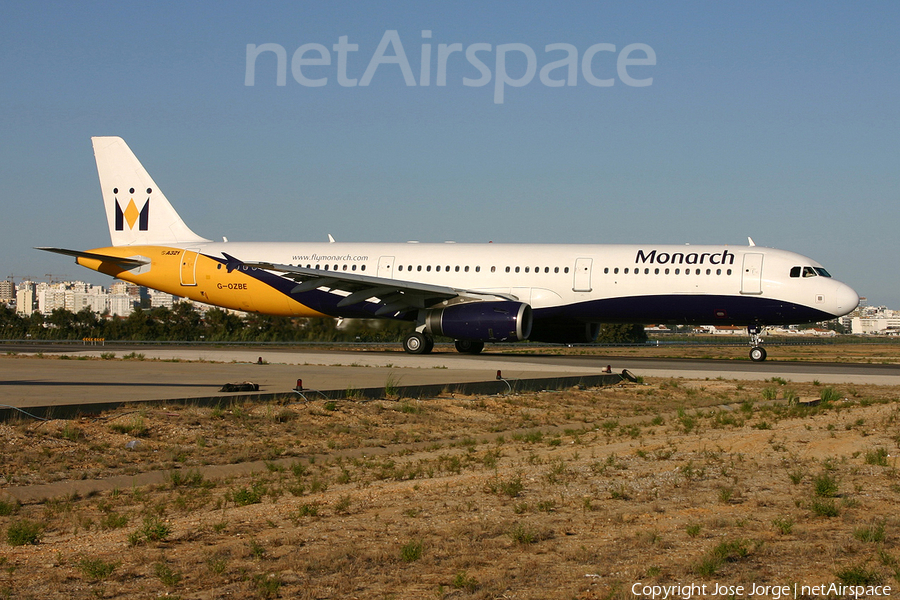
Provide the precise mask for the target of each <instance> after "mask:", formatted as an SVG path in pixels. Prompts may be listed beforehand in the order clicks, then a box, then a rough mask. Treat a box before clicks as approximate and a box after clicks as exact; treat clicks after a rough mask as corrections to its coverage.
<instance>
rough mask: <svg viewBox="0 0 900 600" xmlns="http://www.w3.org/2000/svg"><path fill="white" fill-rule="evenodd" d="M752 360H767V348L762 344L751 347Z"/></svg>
mask: <svg viewBox="0 0 900 600" xmlns="http://www.w3.org/2000/svg"><path fill="white" fill-rule="evenodd" d="M750 360H752V361H753V362H762V361H764V360H766V349H765V348H762V347H760V346H756V347H755V348H751V349H750Z"/></svg>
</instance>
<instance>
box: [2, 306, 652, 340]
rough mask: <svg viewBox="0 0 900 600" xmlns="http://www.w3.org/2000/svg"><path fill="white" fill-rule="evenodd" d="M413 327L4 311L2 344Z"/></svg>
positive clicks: (638, 331) (183, 310)
mask: <svg viewBox="0 0 900 600" xmlns="http://www.w3.org/2000/svg"><path fill="white" fill-rule="evenodd" d="M414 327H415V326H414V324H413V323H411V322H408V321H394V320H387V319H385V320H362V319H353V320H350V321H349V322H348V323H347V324H346V326H344V327H341V328H338V322H337V320H336V319H307V318H299V317H277V316H272V315H262V314H257V313H250V314H248V315H246V316H244V317H240V316H238V315H235V314H232V313H229V312H226V311H224V310H221V309H218V308H211V309H209V310H208V311H207V312H206V314H205V315H201V314H200V312H199V311H198V310H196V309H195V308H194V307H193V306H192V305H190V304H187V303H184V302H179V303H177V304H175V306H174V308H171V309H170V308H164V307H160V308H151V309H144V308H136V309H135V310H134V312H133V313H131V315H129V316H128V317H124V318H119V317H114V318H109V317H105V316H101V315H98V314H97V313H94V312H92V311H91V310H90V309H87V308H86V309H83V310H80V311H78V312H77V313H72V312H70V311H67V310H65V309H56V310H54V311H53V312H52V313H51V314H50V315H49V316H45V315H43V314H41V313H34V314H32V315H31V316H27V317H26V316H23V315H18V314H16V312H15V311H14V310H12V309H10V308H8V307H6V306H0V338H2V339H7V340H23V339H29V338H30V339H35V340H80V339H84V338H104V339H106V340H110V341H115V340H120V341H182V342H195V341H201V340H202V341H208V342H349V341H362V342H384V343H392V342H400V341H402V340H403V339H404V338H405V337H406V336H407V335H408V334H409V333H410V332H411V331H412V330H413V329H414ZM646 339H647V336H646V334H645V333H644V328H643V326H641V325H630V324H629V325H620V324H616V325H603V326H602V327H601V328H600V337H599V338H598V340H597V341H599V342H605V343H621V342H642V341H645V340H646Z"/></svg>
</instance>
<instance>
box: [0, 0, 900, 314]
mask: <svg viewBox="0 0 900 600" xmlns="http://www.w3.org/2000/svg"><path fill="white" fill-rule="evenodd" d="M898 26H900V4H898V3H896V2H862V3H837V2H833V3H831V2H791V3H784V2H753V3H749V2H748V3H723V2H690V1H688V2H678V3H672V2H641V3H626V2H571V3H567V4H561V3H557V2H534V1H524V2H492V3H487V2H466V1H456V2H432V3H423V2H360V1H356V2H341V1H335V2H254V3H250V2H215V3H212V2H210V3H203V2H195V3H183V4H180V3H174V2H153V3H146V2H140V3H138V2H85V3H70V2H58V3H46V2H44V3H41V2H38V3H28V4H25V3H22V4H21V5H18V6H17V5H15V4H13V3H10V2H7V3H4V4H3V5H2V7H0V52H2V56H3V60H2V61H0V84H2V85H0V106H2V115H3V116H2V119H0V139H2V141H3V143H2V144H0V201H2V206H3V209H4V215H5V216H4V219H3V222H4V224H5V227H4V228H3V234H2V235H0V244H2V246H0V257H2V258H0V267H2V269H4V270H3V271H2V272H0V275H2V276H3V277H5V276H7V275H8V274H10V273H14V274H16V275H17V276H19V277H21V276H22V275H31V276H33V277H35V278H36V279H38V280H40V279H42V278H44V274H45V273H53V274H59V275H65V276H66V277H67V278H71V279H75V278H80V279H85V280H88V281H94V282H97V283H108V282H109V279H108V278H105V277H103V276H100V275H97V274H95V273H93V272H91V271H88V270H86V269H82V268H80V267H78V266H76V265H74V264H73V263H72V262H71V261H70V260H69V259H66V258H63V257H59V256H55V255H49V254H44V253H41V252H38V251H35V250H32V249H31V248H32V247H33V246H51V245H52V246H62V247H67V248H77V249H86V248H92V247H98V246H103V245H107V244H108V243H109V238H108V231H107V227H106V223H105V221H104V217H103V210H102V203H101V199H100V190H99V184H98V181H97V174H96V169H95V166H94V162H93V153H92V151H91V145H90V137H91V136H93V135H119V136H122V137H123V138H125V140H126V141H127V142H128V144H129V145H130V146H131V148H132V149H133V150H134V151H135V153H136V154H137V155H138V158H140V159H141V161H142V162H143V163H144V166H145V167H147V169H148V170H149V171H150V173H151V175H152V176H153V177H154V179H155V180H156V183H157V184H158V185H159V187H160V188H161V189H162V190H163V191H164V192H165V193H166V195H167V196H168V197H169V199H170V200H171V201H172V202H173V203H174V204H175V206H176V208H177V209H178V210H179V212H180V213H181V215H182V217H184V219H185V221H186V222H187V223H188V225H189V226H190V227H191V228H192V229H194V231H196V232H197V233H199V234H201V235H204V236H206V237H210V238H213V239H220V238H221V236H227V237H228V239H229V240H231V241H239V240H241V241H242V240H273V241H291V240H293V241H317V240H326V239H327V235H328V234H329V233H330V234H332V235H334V236H335V238H337V239H338V240H341V241H405V240H410V239H416V240H421V241H444V240H451V239H452V240H457V241H461V242H463V241H472V242H478V241H487V240H493V241H495V242H520V241H538V242H552V243H566V242H577V243H616V242H623V243H631V242H634V243H638V242H641V243H643V242H656V243H687V242H690V243H695V244H699V243H728V244H733V245H742V244H745V243H746V240H747V236H751V237H752V238H753V239H754V241H755V242H756V243H757V244H759V245H764V246H772V247H778V248H784V249H788V250H793V251H796V252H800V253H802V254H805V255H808V256H811V257H813V258H814V259H816V260H818V261H820V262H821V263H822V264H824V265H825V266H826V268H828V269H829V270H830V271H831V272H832V274H833V275H834V276H835V277H837V278H838V279H840V280H842V281H845V282H847V283H849V284H850V285H852V286H853V287H854V288H855V289H856V290H857V291H858V292H859V293H860V294H861V295H863V296H866V297H867V298H868V300H869V303H870V304H887V305H888V306H891V307H892V308H897V309H900V285H898V282H900V260H898V257H900V235H897V234H898V224H900V202H898V200H900V173H898V170H900V152H898V133H900V103H898V99H900V52H897V48H896V37H897V34H896V32H897V30H898ZM424 30H429V31H431V38H429V39H425V38H423V34H422V32H423V31H424ZM389 31H396V32H397V34H396V35H397V37H398V39H399V40H400V43H401V44H402V47H403V50H404V52H405V54H406V58H407V60H408V62H409V64H410V67H411V72H412V73H413V75H414V77H415V79H416V80H417V83H418V82H420V75H421V72H420V62H421V52H422V45H423V44H429V45H430V47H431V54H432V56H431V61H430V64H431V65H432V66H431V74H430V76H431V81H430V85H428V86H422V85H415V86H408V85H406V81H405V79H404V76H403V73H402V70H401V68H400V66H399V65H398V64H394V63H389V62H388V61H387V60H385V61H384V64H380V65H378V67H377V69H376V70H375V72H374V75H373V77H372V79H371V83H370V84H369V85H367V86H360V85H357V86H355V87H345V86H342V85H340V84H339V83H338V66H337V58H338V57H337V52H335V51H332V52H331V58H332V61H331V65H311V66H310V65H307V66H302V67H301V69H302V73H303V74H304V76H306V77H309V78H323V77H327V83H325V85H322V86H320V87H309V86H304V85H301V84H300V83H298V82H297V81H296V80H295V79H294V77H293V76H292V71H291V68H290V65H288V68H287V73H286V84H285V85H284V86H278V85H276V68H275V62H276V61H275V58H274V56H275V55H274V54H272V53H268V54H264V55H261V56H260V57H259V58H258V59H257V62H256V63H255V64H256V78H255V84H254V85H252V86H248V85H245V75H246V66H247V45H248V44H256V45H261V44H278V45H280V46H281V47H283V48H284V49H285V52H286V56H287V59H288V62H289V63H290V61H291V57H292V56H293V55H294V52H295V51H296V50H297V49H298V48H299V47H300V46H302V45H304V44H320V45H322V46H324V47H325V48H326V49H328V50H331V49H332V48H333V47H334V45H336V44H338V42H339V38H341V37H342V36H347V39H348V43H350V44H356V45H358V50H357V51H355V52H350V53H347V77H349V78H355V79H357V80H359V79H361V78H362V77H363V74H364V72H365V71H366V68H367V66H368V64H369V62H370V60H371V59H372V57H373V56H375V55H376V49H377V47H378V45H379V42H381V41H382V39H383V38H384V36H385V35H386V32H389ZM457 43H458V44H461V47H462V48H463V49H467V48H469V47H470V46H472V45H474V44H488V45H490V47H491V50H490V51H486V52H482V53H480V54H476V56H477V57H479V58H480V59H481V60H482V61H483V62H484V63H485V65H486V66H487V67H489V69H490V71H491V76H492V79H491V81H490V83H488V84H487V85H483V86H475V87H473V86H467V85H464V83H463V81H464V79H465V78H468V79H469V80H474V79H478V78H479V77H480V73H479V71H478V70H477V69H476V67H475V66H473V64H472V63H470V62H468V61H467V60H466V58H465V54H464V52H458V53H455V54H452V55H450V56H449V58H448V59H447V83H446V85H444V86H438V85H436V82H435V77H436V68H437V67H436V58H437V53H438V46H439V45H440V44H457ZM505 44H520V45H524V46H527V47H528V48H530V49H532V50H533V51H534V54H535V59H536V70H537V71H538V72H539V71H540V70H541V68H542V67H543V66H545V65H546V64H547V63H550V62H553V61H555V60H559V59H561V58H563V57H564V56H565V52H563V51H556V52H547V51H545V46H547V45H548V44H569V45H571V46H574V47H575V48H576V49H577V52H578V69H577V80H576V85H574V86H568V85H567V86H562V87H549V86H547V85H544V84H543V83H542V82H541V80H540V77H539V74H536V75H535V76H534V78H533V79H532V80H531V81H530V82H529V83H527V84H526V85H524V86H522V87H513V86H505V87H504V88H503V103H502V104H498V103H495V101H494V100H495V94H496V88H495V83H496V80H497V73H496V71H497V65H496V56H497V50H496V48H497V46H499V45H505ZM595 44H612V45H613V46H615V52H606V51H601V52H598V53H597V54H596V55H595V58H594V60H593V61H592V63H591V68H592V71H591V73H592V74H593V75H594V77H596V78H599V79H610V78H611V79H613V85H611V86H607V87H598V86H593V85H591V84H590V83H588V81H587V80H586V78H585V76H584V73H583V70H582V68H581V58H582V56H583V54H584V53H585V51H587V50H588V49H589V48H590V47H591V46H593V45H595ZM630 44H644V45H646V46H648V47H650V48H651V49H652V51H653V53H654V54H655V59H656V60H655V64H653V65H636V66H630V67H628V68H627V71H626V72H627V73H628V75H629V76H631V77H633V78H635V79H646V78H651V77H652V84H651V85H647V86H644V87H634V86H629V85H626V84H625V82H624V81H623V79H621V78H620V77H619V76H618V71H617V62H616V61H617V56H618V53H619V52H621V51H622V50H623V49H624V48H625V47H626V46H628V45H630ZM517 48H521V46H517ZM394 50H395V47H394V46H391V47H390V48H389V49H388V50H387V51H386V52H385V53H384V56H385V57H386V58H387V57H388V56H393V55H394ZM316 56H318V55H317V54H316V53H315V52H312V53H309V52H308V53H306V54H304V55H303V57H304V58H314V57H316ZM506 56H507V61H506V71H507V74H508V76H509V77H510V78H513V79H515V78H519V77H522V76H524V75H525V73H526V59H525V54H524V53H522V52H519V51H516V50H510V51H508V52H507V54H506ZM644 56H646V54H644V53H641V52H634V53H633V54H632V55H631V58H641V57H644ZM566 73H567V71H566V69H565V68H560V69H556V70H554V71H553V72H552V73H551V77H552V78H553V79H565V76H566ZM17 279H18V277H17Z"/></svg>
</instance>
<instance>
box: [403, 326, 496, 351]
mask: <svg viewBox="0 0 900 600" xmlns="http://www.w3.org/2000/svg"><path fill="white" fill-rule="evenodd" d="M403 349H404V350H406V351H407V352H409V353H410V354H429V353H430V352H431V351H432V350H433V349H434V338H433V337H431V336H430V335H428V334H427V333H425V332H424V331H414V332H412V333H411V334H409V335H408V336H406V339H405V340H403ZM482 350H484V342H481V341H478V340H456V351H457V352H459V353H460V354H479V353H480V352H481V351H482Z"/></svg>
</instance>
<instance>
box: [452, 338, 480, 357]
mask: <svg viewBox="0 0 900 600" xmlns="http://www.w3.org/2000/svg"><path fill="white" fill-rule="evenodd" d="M482 350H484V342H480V341H478V340H456V351H457V352H459V353H460V354H479V353H480V352H481V351H482Z"/></svg>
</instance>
